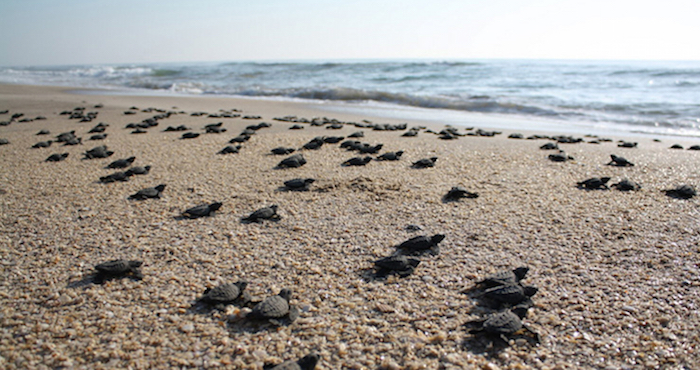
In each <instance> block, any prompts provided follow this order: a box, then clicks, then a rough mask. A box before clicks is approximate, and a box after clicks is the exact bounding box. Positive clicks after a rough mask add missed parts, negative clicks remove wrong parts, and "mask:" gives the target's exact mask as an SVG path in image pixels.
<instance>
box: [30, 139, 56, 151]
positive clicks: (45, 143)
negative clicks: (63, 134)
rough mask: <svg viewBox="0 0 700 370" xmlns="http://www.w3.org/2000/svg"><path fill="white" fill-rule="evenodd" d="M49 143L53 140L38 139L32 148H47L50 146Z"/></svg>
mask: <svg viewBox="0 0 700 370" xmlns="http://www.w3.org/2000/svg"><path fill="white" fill-rule="evenodd" d="M51 143H53V141H51V140H48V141H40V142H38V143H36V144H34V145H32V148H34V149H38V148H48V147H50V146H51Z"/></svg>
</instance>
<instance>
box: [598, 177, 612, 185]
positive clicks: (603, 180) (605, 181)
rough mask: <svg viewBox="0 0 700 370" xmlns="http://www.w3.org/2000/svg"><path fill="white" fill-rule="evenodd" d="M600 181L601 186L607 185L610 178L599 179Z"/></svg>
mask: <svg viewBox="0 0 700 370" xmlns="http://www.w3.org/2000/svg"><path fill="white" fill-rule="evenodd" d="M600 181H602V182H603V184H607V183H608V181H610V178H609V177H601V178H600Z"/></svg>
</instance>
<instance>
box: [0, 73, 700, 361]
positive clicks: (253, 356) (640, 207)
mask: <svg viewBox="0 0 700 370" xmlns="http://www.w3.org/2000/svg"><path fill="white" fill-rule="evenodd" d="M98 104H100V105H101V107H100V108H96V107H95V106H96V105H98ZM132 106H133V107H137V108H138V109H131V107H132ZM76 107H77V108H80V107H85V110H84V111H86V112H87V111H95V112H97V117H96V118H95V119H93V120H92V121H91V122H79V120H76V119H69V118H68V115H61V114H60V113H61V112H62V111H64V110H68V111H76V110H75V108H76ZM151 107H152V108H155V109H159V110H162V111H164V112H167V111H175V112H180V111H182V112H184V113H177V114H172V115H170V116H169V117H161V118H159V119H157V122H158V123H159V125H158V126H157V127H151V128H148V129H146V131H147V132H146V133H143V134H132V133H131V132H132V130H131V129H125V126H126V125H127V124H129V123H134V122H144V121H145V120H149V119H150V118H152V117H154V116H155V115H157V114H159V113H160V112H157V111H153V110H149V109H148V108H151ZM234 108H235V109H238V110H240V111H241V112H238V113H240V114H242V115H251V116H259V118H251V119H243V118H242V117H237V118H209V117H207V115H201V116H193V115H192V113H197V112H208V113H220V110H225V111H231V110H232V109H234ZM4 109H8V110H9V112H8V113H7V114H6V115H3V116H0V119H1V120H6V119H9V116H10V115H12V114H14V113H18V112H20V113H24V114H25V116H26V117H29V118H33V117H37V116H43V117H45V118H46V119H44V120H34V121H32V122H22V123H20V122H13V123H12V124H10V125H8V126H2V127H0V138H6V139H8V141H9V144H7V145H1V146H0V157H1V158H2V159H3V160H2V161H0V254H2V255H3V261H2V264H0V271H1V272H2V276H3V277H4V279H0V293H2V294H0V325H2V327H3V331H2V335H0V367H2V368H7V369H22V368H40V367H47V368H60V367H64V368H163V369H166V368H173V367H196V368H222V369H254V370H261V369H262V368H263V365H265V364H278V363H281V362H282V361H285V360H296V359H299V358H301V357H302V356H305V355H307V354H309V353H317V354H319V355H320V358H321V360H320V362H319V365H318V367H317V369H319V370H320V369H378V368H380V369H393V370H395V369H407V370H408V369H411V370H413V369H438V368H440V369H450V370H451V369H464V368H489V369H516V368H541V369H578V368H601V369H602V368H642V367H646V368H666V369H683V368H696V367H697V366H698V365H699V364H700V352H698V351H697V343H698V334H697V333H698V332H700V316H699V313H698V310H697V302H698V301H699V300H700V266H698V263H697V260H698V255H699V253H700V250H698V245H699V243H700V224H699V223H698V222H697V220H698V219H700V203H699V202H700V199H699V198H698V197H697V196H696V197H695V198H692V199H687V200H684V199H675V198H671V197H669V196H666V195H665V193H664V190H667V189H670V188H674V187H676V186H678V185H681V184H689V185H693V186H695V187H696V188H698V187H700V161H698V158H700V157H699V155H700V151H691V150H687V148H686V149H685V150H671V149H669V146H670V145H671V144H672V143H674V142H675V140H674V141H669V140H667V139H663V140H662V142H655V141H653V140H652V139H651V138H644V139H640V140H639V145H638V147H636V148H620V147H617V145H616V143H615V142H602V143H600V144H599V145H593V144H588V143H578V144H560V147H561V148H562V149H564V150H566V153H567V154H568V155H571V156H573V157H574V158H575V159H574V160H572V161H568V162H553V161H550V160H548V159H547V158H548V155H549V154H551V153H553V152H551V151H545V150H541V149H539V147H540V146H541V145H542V144H544V143H545V142H547V141H544V140H512V139H508V138H507V135H508V134H509V133H510V132H504V133H503V134H502V135H497V136H495V137H475V136H463V137H459V138H458V139H455V140H440V139H438V138H437V136H436V135H434V134H431V133H428V132H426V131H425V130H422V131H421V132H420V133H419V134H418V136H416V137H412V138H406V137H402V136H401V135H402V133H403V132H404V131H403V130H400V131H377V130H372V129H369V128H358V127H355V126H354V125H349V124H347V125H343V126H342V127H340V128H338V129H337V130H336V129H330V128H329V126H330V125H328V124H325V125H322V126H312V125H310V124H303V127H304V129H302V130H290V129H289V128H290V126H291V125H292V123H288V122H279V121H274V120H273V118H274V117H283V116H285V115H296V116H298V117H306V118H309V119H311V118H313V117H314V116H324V115H326V114H322V113H318V112H319V111H318V110H317V109H316V108H313V107H309V106H306V105H304V104H297V103H293V102H270V101H260V100H249V99H230V98H221V97H214V98H211V99H202V98H198V97H189V96H187V97H169V96H168V97H154V96H147V97H144V96H122V95H78V94H71V93H68V92H66V91H65V88H63V87H37V86H18V85H0V110H4ZM126 111H131V112H132V113H130V114H125V113H124V112H126ZM327 116H328V117H329V118H337V119H339V120H341V121H345V122H362V120H363V119H369V120H372V121H375V117H372V116H362V115H357V114H351V113H349V112H341V113H337V114H328V115H327ZM376 121H377V122H381V123H391V124H394V123H395V124H399V123H403V122H405V121H404V120H399V119H378V120H376ZM98 122H104V123H106V124H108V125H109V126H108V127H107V129H106V131H105V132H106V133H107V134H108V136H107V138H106V139H105V140H102V141H93V140H88V138H89V137H90V135H92V134H90V133H88V131H90V130H91V129H92V128H93V127H95V126H96V125H97V123H98ZM215 122H223V123H222V126H221V127H222V128H225V129H226V130H227V131H226V132H223V133H220V134H212V133H205V132H204V127H205V125H207V124H211V123H215ZM261 122H268V123H271V124H272V127H269V128H261V129H259V130H258V131H256V133H255V134H254V135H252V136H251V137H250V139H249V140H248V141H246V142H244V143H242V144H241V146H242V148H241V149H240V152H239V153H237V154H228V155H221V154H217V152H218V151H220V150H221V149H222V148H223V147H224V146H226V145H229V139H231V138H233V137H236V136H237V135H239V133H240V132H242V131H243V130H244V129H245V128H246V127H248V126H250V125H257V124H259V123H261ZM418 124H419V123H417V122H413V121H409V122H408V126H409V127H411V126H413V125H418ZM178 125H185V126H187V127H189V128H190V129H191V130H189V131H186V132H191V133H199V134H200V135H199V137H197V138H194V139H187V140H185V139H181V135H182V133H181V132H164V129H165V127H167V126H178ZM432 127H435V128H438V129H441V128H443V127H444V126H443V125H440V124H435V125H434V126H432ZM42 129H46V130H49V131H51V134H50V135H47V136H37V135H36V134H37V133H38V131H39V130H42ZM72 130H74V131H75V132H76V135H78V136H80V137H82V138H83V143H82V145H75V146H61V145H60V143H53V144H52V145H51V146H50V147H49V148H45V149H31V147H32V145H34V144H35V143H37V142H38V141H42V140H49V139H52V138H54V137H55V136H56V135H58V134H59V133H62V132H68V131H72ZM356 131H363V132H364V137H363V138H360V139H359V140H361V141H362V142H366V143H369V144H372V145H376V144H379V143H381V144H383V148H382V150H381V151H380V154H381V153H385V152H390V151H399V150H402V151H404V154H403V156H402V157H401V158H400V160H398V161H374V160H373V161H371V162H370V163H368V164H367V165H366V166H364V167H344V166H341V163H343V162H344V161H346V160H348V159H349V158H351V157H355V156H359V153H357V152H350V151H347V150H345V149H341V148H340V147H339V145H338V144H324V145H323V146H322V147H321V148H320V149H318V150H303V151H302V153H303V155H304V157H305V158H306V159H307V161H308V163H307V164H306V165H304V166H303V167H300V168H290V169H277V168H276V166H277V164H278V163H279V162H280V160H281V159H282V158H284V156H275V155H271V154H270V149H272V148H275V147H279V146H285V147H292V148H300V147H301V146H302V145H304V144H305V143H308V142H309V141H310V140H312V139H313V138H315V137H319V136H336V135H337V136H345V137H347V136H348V135H350V134H351V133H354V132H356ZM459 131H460V132H461V133H463V132H465V131H464V130H463V129H460V130H459ZM520 131H522V132H523V133H525V130H520ZM540 133H541V132H540ZM622 138H629V137H622ZM678 141H679V142H682V141H681V140H678ZM691 142H692V141H691ZM683 143H684V145H686V144H685V142H683ZM99 145H106V146H108V148H109V150H111V151H114V152H115V153H114V155H112V156H111V157H109V158H104V159H90V160H87V159H82V158H83V156H84V153H85V152H86V151H87V150H89V149H92V148H93V147H96V146H99ZM63 152H66V153H69V156H68V157H67V158H66V159H65V160H64V161H61V162H55V163H52V162H46V161H45V159H46V158H47V156H48V155H49V154H52V153H63ZM611 154H617V155H619V156H624V157H625V158H627V159H628V160H630V161H632V162H634V163H635V166H630V167H614V166H609V165H607V163H608V162H609V161H610V155H611ZM130 156H134V157H135V158H136V159H135V162H134V165H138V166H145V165H151V166H152V169H151V171H150V172H149V173H148V174H146V175H141V176H132V177H130V178H128V180H127V181H124V182H115V183H100V181H99V179H100V177H103V176H106V175H109V174H111V173H113V172H115V171H117V170H115V169H109V168H106V167H107V165H108V164H110V163H111V162H112V161H114V160H116V159H121V158H128V157H130ZM372 156H373V157H376V155H372ZM429 157H438V160H437V162H436V163H435V167H433V168H426V169H414V168H412V166H411V164H412V163H413V162H415V161H418V160H419V159H422V158H429ZM604 176H608V177H611V180H610V183H611V184H612V183H616V182H618V181H621V180H622V179H624V178H628V179H630V180H632V181H635V182H639V183H640V184H641V186H642V187H641V189H639V190H638V191H630V192H623V191H618V190H614V189H610V190H590V191H587V190H582V189H578V188H577V187H576V184H577V182H580V181H583V180H585V179H587V178H590V177H604ZM292 178H314V179H316V181H315V182H314V183H313V184H312V186H311V189H310V191H299V192H297V191H284V190H283V189H281V187H282V184H283V182H284V181H286V180H289V179H292ZM159 184H165V185H167V187H166V189H165V191H164V192H163V194H162V197H161V198H160V199H148V200H144V201H136V200H131V199H128V198H129V196H130V195H131V194H134V193H135V192H137V191H139V190H141V189H143V188H146V187H154V186H156V185H159ZM454 186H462V187H464V188H466V189H467V190H469V191H470V192H475V193H477V194H478V195H479V196H478V197H477V198H472V199H462V200H460V201H457V202H446V201H444V200H443V196H444V195H445V193H446V192H447V191H448V190H450V189H451V188H452V187H454ZM212 202H221V203H222V204H223V205H222V207H221V208H220V209H219V210H218V211H216V212H215V214H214V215H212V216H211V217H202V218H198V219H182V218H181V217H180V216H181V214H182V212H184V211H185V210H186V209H188V208H190V207H193V206H196V205H199V204H203V203H212ZM273 204H275V205H278V207H279V215H280V216H281V219H280V220H278V221H269V222H267V221H266V222H261V223H250V224H248V223H245V222H242V221H241V220H242V218H245V217H246V216H248V215H249V214H250V213H251V212H253V211H254V210H256V209H259V208H262V207H267V206H270V205H273ZM416 226H417V227H418V228H419V230H418V231H415V230H416ZM435 234H443V235H445V236H446V237H445V239H444V240H443V241H442V242H441V244H440V253H439V254H436V255H423V256H419V257H418V258H419V259H420V264H419V265H418V266H417V267H416V269H415V271H414V272H413V274H411V275H409V276H407V277H403V278H400V277H397V276H391V277H389V278H387V279H374V278H371V274H370V273H371V271H372V269H373V263H374V261H376V260H378V259H380V258H382V257H386V256H388V255H391V254H392V253H394V252H395V251H396V247H395V246H396V245H398V244H400V243H402V242H404V241H406V240H408V239H410V238H413V237H415V236H418V235H427V236H431V235H435ZM117 258H124V259H128V260H139V261H143V265H142V266H141V270H142V271H143V275H144V278H143V279H142V280H137V279H129V278H125V279H115V280H111V281H107V282H105V283H104V284H94V283H93V280H92V278H91V276H92V275H93V274H94V271H95V265H97V264H98V263H101V262H105V261H110V260H114V259H117ZM518 266H528V267H529V268H530V271H529V273H528V275H527V277H526V279H524V280H523V282H524V284H528V285H535V286H537V287H538V288H539V291H538V292H537V293H536V295H535V296H533V298H532V299H533V302H534V305H533V307H532V308H530V310H529V313H528V315H527V316H526V318H525V319H524V323H525V324H526V325H528V326H529V327H530V328H531V329H532V330H533V331H535V332H537V333H539V336H540V343H539V344H533V343H530V342H528V340H527V338H523V337H518V336H514V337H513V338H510V341H509V342H508V345H506V346H505V347H504V348H494V347H493V346H489V343H490V342H489V341H490V340H489V338H485V337H481V336H479V335H475V334H474V333H470V331H469V328H468V327H467V326H465V324H467V323H468V322H470V321H474V320H478V319H480V318H483V317H485V315H487V314H490V313H492V312H494V309H491V308H488V307H485V306H484V305H481V304H479V303H478V302H477V301H476V300H474V299H472V298H471V297H470V296H468V295H467V294H464V291H465V289H468V288H470V287H472V286H473V285H474V283H475V282H476V281H478V280H479V279H481V278H483V277H485V276H487V275H489V274H492V273H494V272H497V271H502V270H512V269H513V268H515V267H518ZM238 280H245V281H247V282H249V284H248V287H247V288H246V290H247V291H248V292H249V293H250V294H251V296H252V297H253V299H254V300H261V299H263V298H265V297H267V296H272V295H276V294H277V293H278V292H279V291H280V290H281V289H283V288H290V289H291V290H292V299H291V301H290V303H291V304H293V305H294V306H296V307H297V308H298V309H299V311H300V317H299V318H298V319H297V320H296V321H295V322H294V323H293V324H292V325H289V326H281V327H274V326H269V325H267V324H261V323H253V322H250V321H248V320H247V319H246V318H244V313H245V312H248V311H249V310H250V309H249V308H247V307H244V308H241V307H238V306H236V305H227V306H226V307H225V308H224V309H223V310H217V309H211V310H205V309H203V308H202V307H200V305H198V303H197V302H198V299H199V297H201V296H202V294H203V292H204V291H205V289H207V288H214V287H216V286H218V285H220V284H223V283H232V282H236V281H238ZM491 344H493V343H491Z"/></svg>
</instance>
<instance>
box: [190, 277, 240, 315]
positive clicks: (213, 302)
mask: <svg viewBox="0 0 700 370" xmlns="http://www.w3.org/2000/svg"><path fill="white" fill-rule="evenodd" d="M247 286H248V282H246V281H238V282H235V283H228V284H222V285H219V286H217V287H215V288H212V289H206V290H205V291H204V294H203V295H202V297H200V298H199V301H200V302H202V303H205V304H208V305H210V306H214V307H215V308H218V309H223V308H224V307H225V306H226V305H229V304H240V305H245V304H246V303H247V302H249V301H250V297H249V296H248V295H247V294H246V293H245V292H244V290H245V288H246V287H247Z"/></svg>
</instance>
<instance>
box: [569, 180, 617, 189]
mask: <svg viewBox="0 0 700 370" xmlns="http://www.w3.org/2000/svg"><path fill="white" fill-rule="evenodd" d="M608 181H610V178H609V177H592V178H590V179H587V180H584V181H581V182H578V183H576V185H578V187H579V189H586V190H595V189H601V190H608V189H609V188H608V185H606V184H607V183H608Z"/></svg>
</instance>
